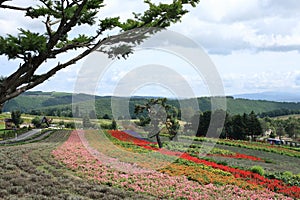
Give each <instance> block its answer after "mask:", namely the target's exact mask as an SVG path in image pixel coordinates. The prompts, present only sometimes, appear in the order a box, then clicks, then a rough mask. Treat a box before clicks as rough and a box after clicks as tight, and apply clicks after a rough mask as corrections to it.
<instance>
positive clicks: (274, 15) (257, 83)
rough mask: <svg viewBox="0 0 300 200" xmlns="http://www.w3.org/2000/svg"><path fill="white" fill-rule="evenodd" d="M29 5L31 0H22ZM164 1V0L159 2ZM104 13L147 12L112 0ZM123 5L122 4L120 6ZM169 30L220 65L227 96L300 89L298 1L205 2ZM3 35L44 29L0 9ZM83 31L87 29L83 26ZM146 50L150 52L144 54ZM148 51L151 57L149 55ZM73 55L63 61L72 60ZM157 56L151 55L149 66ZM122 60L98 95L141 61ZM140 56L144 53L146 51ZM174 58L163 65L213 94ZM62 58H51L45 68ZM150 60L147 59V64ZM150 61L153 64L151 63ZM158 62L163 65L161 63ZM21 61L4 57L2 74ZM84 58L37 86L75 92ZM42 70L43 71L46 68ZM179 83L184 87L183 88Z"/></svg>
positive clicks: (156, 91) (101, 82) (139, 4)
mask: <svg viewBox="0 0 300 200" xmlns="http://www.w3.org/2000/svg"><path fill="white" fill-rule="evenodd" d="M17 2H18V4H25V3H24V2H25V1H21V0H19V1H17ZM155 2H158V1H155ZM106 4H107V6H106V7H105V8H104V9H103V11H102V13H100V14H99V16H121V18H127V17H131V16H132V14H131V13H132V12H133V11H134V12H142V11H143V10H144V9H145V8H146V6H145V5H144V4H143V1H138V0H135V1H129V0H110V1H107V3H106ZM120 5H122V6H120ZM188 9H189V10H191V12H190V13H188V14H187V15H186V16H184V17H183V19H182V22H181V23H178V24H175V25H172V26H171V27H170V28H169V30H172V31H174V32H177V33H180V34H182V35H184V36H185V37H186V38H189V39H191V40H192V41H194V42H196V43H197V44H198V45H199V46H201V47H202V48H203V50H204V51H205V52H206V53H207V55H208V56H209V58H210V59H211V61H212V62H213V63H214V65H215V67H216V69H217V71H218V75H219V76H220V78H221V80H222V84H223V86H224V91H225V94H226V95H232V94H240V93H255V92H264V91H290V92H298V91H299V89H300V68H299V65H300V53H299V50H300V4H299V1H297V0H285V1H279V0H202V1H201V2H200V4H199V5H198V7H197V8H191V7H188ZM0 26H1V29H0V35H5V34H7V33H11V34H16V32H17V28H18V27H26V28H28V29H31V30H34V31H41V30H44V27H43V26H41V25H40V24H39V21H36V20H35V21H32V20H31V21H30V20H28V19H24V18H23V17H22V14H21V13H20V14H15V13H11V12H8V11H5V12H2V11H1V13H0ZM77 31H78V32H85V31H86V30H84V29H78V30H77ZM144 53H145V52H144ZM145 55H147V54H146V53H145ZM69 56H71V54H70V55H68V56H66V57H62V58H60V59H62V60H63V59H67V58H68V57H69ZM153 56H154V57H155V56H156V57H157V55H156V54H155V53H152V54H151V56H148V60H147V61H148V64H151V61H152V60H153V59H154V58H153ZM137 57H138V56H136V57H133V58H132V59H131V61H118V62H116V63H115V64H114V65H112V66H111V68H110V70H109V71H107V73H106V74H105V76H103V77H102V78H100V79H98V80H97V81H98V82H97V84H96V87H95V88H94V89H93V91H94V92H95V93H96V94H97V95H110V94H113V93H114V88H116V85H118V84H120V83H119V81H120V80H121V79H122V77H124V76H125V75H126V74H128V72H130V70H133V68H132V66H133V65H134V64H136V63H137V62H138V61H137V60H138V58H137ZM140 57H142V56H141V55H140ZM175 60H176V59H174V58H172V57H171V56H165V57H164V58H160V61H159V62H160V63H161V64H163V65H171V66H172V67H174V68H176V69H177V71H178V72H179V73H182V77H183V78H184V79H185V80H187V82H188V83H189V84H190V86H191V88H192V89H193V90H194V93H195V95H196V96H202V95H209V91H208V90H207V87H208V86H207V83H206V80H205V78H203V77H200V76H199V74H196V75H195V73H194V72H192V71H189V70H188V68H189V67H188V66H187V67H185V68H182V69H180V67H182V66H183V64H182V65H181V66H180V65H179V64H178V63H180V61H176V62H175ZM56 62H57V61H50V62H48V63H47V65H45V67H44V68H45V69H46V68H49V67H50V66H51V65H54V64H55V63H56ZM144 64H145V63H144ZM146 64H147V63H146ZM155 64H157V63H155ZM18 65H19V63H18V61H7V60H6V58H5V57H3V56H2V57H0V67H1V70H0V71H1V72H0V75H8V74H9V73H11V72H12V71H13V70H14V69H16V67H17V66H18ZM83 67H84V61H82V62H79V63H77V64H76V65H74V66H72V67H70V68H66V69H64V70H62V71H60V72H58V73H57V75H56V76H55V77H53V78H51V79H50V80H49V81H46V82H45V83H43V84H42V85H40V86H38V87H36V88H35V89H34V90H44V91H66V92H73V91H74V87H75V83H76V80H77V78H78V76H79V73H80V71H82V69H83ZM43 70H44V69H42V70H41V71H43ZM178 87H179V86H178ZM137 88H138V89H137V90H136V93H135V95H164V94H167V95H170V93H171V91H167V90H168V89H166V88H164V87H160V88H159V86H158V85H157V84H156V85H153V86H152V88H151V86H149V85H148V86H147V87H144V88H143V87H137Z"/></svg>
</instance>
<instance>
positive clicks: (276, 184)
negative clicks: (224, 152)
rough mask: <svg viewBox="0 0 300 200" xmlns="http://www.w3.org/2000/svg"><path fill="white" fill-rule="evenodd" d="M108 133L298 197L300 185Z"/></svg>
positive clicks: (119, 132) (113, 132) (118, 134)
mask: <svg viewBox="0 0 300 200" xmlns="http://www.w3.org/2000/svg"><path fill="white" fill-rule="evenodd" d="M109 133H110V134H111V135H112V136H114V137H116V138H118V139H119V140H123V141H130V142H133V143H135V144H136V145H138V146H141V147H143V148H146V149H151V150H155V151H158V152H160V153H162V154H165V155H171V156H178V157H180V158H182V159H185V160H188V161H192V162H194V163H197V164H204V165H206V166H210V167H213V168H215V169H220V170H223V171H225V172H229V173H231V174H232V175H233V176H234V177H235V178H238V179H243V180H246V181H247V182H248V183H251V184H253V185H257V186H259V185H260V186H263V187H265V188H267V189H269V190H271V191H276V192H278V193H282V194H285V195H288V196H290V197H293V198H300V187H298V186H289V185H287V184H286V183H284V182H283V181H280V180H277V179H268V178H265V177H263V176H261V175H259V174H256V173H253V172H250V171H246V170H241V169H236V168H233V167H229V166H224V165H221V164H217V163H214V162H212V161H207V160H203V159H200V158H197V157H194V156H191V155H190V154H188V153H182V152H176V151H170V150H166V149H158V148H154V147H151V146H149V144H150V142H146V141H144V140H140V139H138V138H135V137H133V136H131V135H128V134H127V133H125V132H122V131H109Z"/></svg>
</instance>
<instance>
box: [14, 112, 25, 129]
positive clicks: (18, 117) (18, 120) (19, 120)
mask: <svg viewBox="0 0 300 200" xmlns="http://www.w3.org/2000/svg"><path fill="white" fill-rule="evenodd" d="M21 115H22V113H21V111H19V110H16V111H12V113H11V119H12V121H13V123H14V124H15V125H16V127H19V126H20V124H22V123H23V119H22V118H21Z"/></svg>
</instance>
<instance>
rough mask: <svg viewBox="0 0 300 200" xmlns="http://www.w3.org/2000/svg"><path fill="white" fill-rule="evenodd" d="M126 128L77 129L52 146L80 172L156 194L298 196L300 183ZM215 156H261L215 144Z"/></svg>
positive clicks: (253, 159) (164, 196) (251, 158)
mask: <svg viewBox="0 0 300 200" xmlns="http://www.w3.org/2000/svg"><path fill="white" fill-rule="evenodd" d="M180 150H182V149H178V150H176V149H175V147H174V148H173V149H166V148H163V149H158V148H157V147H156V144H155V143H153V142H149V141H147V140H144V139H141V138H137V137H134V136H132V135H131V134H127V133H125V132H122V131H108V132H107V133H102V132H100V131H96V130H89V131H83V130H81V131H73V132H72V133H71V135H70V137H69V139H68V140H67V141H66V142H65V143H63V144H62V145H61V146H60V147H58V148H56V149H55V150H53V151H52V154H53V156H54V158H55V159H56V160H58V161H60V162H61V163H63V164H64V165H65V166H66V167H67V168H69V169H71V170H72V171H74V172H75V173H76V174H77V175H78V176H80V177H81V178H84V179H88V180H90V181H95V182H97V183H98V184H105V185H108V186H112V187H117V188H120V189H125V190H127V191H134V192H135V193H137V194H140V195H146V196H150V197H153V198H155V199H299V198H300V187H299V186H297V184H288V183H286V182H284V181H283V180H280V179H276V178H268V177H266V176H263V175H260V174H258V173H255V172H253V171H250V170H246V169H241V168H235V167H232V166H226V165H222V164H221V163H217V162H214V161H213V160H207V159H202V158H200V157H197V155H196V154H193V152H189V151H180ZM214 154H215V156H220V157H223V158H226V157H231V158H233V159H239V160H249V161H251V162H255V163H260V162H263V158H259V157H255V156H250V155H246V154H241V153H235V152H231V151H223V152H222V150H220V149H215V152H214Z"/></svg>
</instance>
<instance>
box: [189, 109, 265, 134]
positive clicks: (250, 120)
mask: <svg viewBox="0 0 300 200" xmlns="http://www.w3.org/2000/svg"><path fill="white" fill-rule="evenodd" d="M184 132H187V133H189V132H190V133H191V134H194V133H195V132H196V136H198V137H199V136H208V137H220V138H230V139H238V140H245V139H247V138H248V137H251V138H254V137H255V136H258V135H261V134H262V132H263V129H262V126H261V123H260V121H259V119H258V117H257V115H256V114H255V113H254V112H253V111H252V112H251V113H249V114H247V113H244V114H243V115H240V114H237V115H229V113H227V112H226V111H223V110H216V111H214V112H211V111H206V112H203V113H198V114H195V115H194V116H193V117H192V118H191V120H190V121H189V122H188V123H187V124H186V125H185V127H184Z"/></svg>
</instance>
